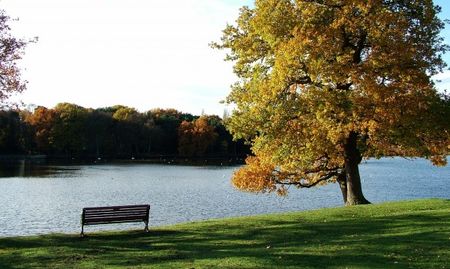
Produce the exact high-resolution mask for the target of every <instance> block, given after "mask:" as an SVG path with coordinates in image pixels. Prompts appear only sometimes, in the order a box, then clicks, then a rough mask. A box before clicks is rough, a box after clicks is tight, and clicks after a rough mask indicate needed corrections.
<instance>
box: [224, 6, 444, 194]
mask: <svg viewBox="0 0 450 269" xmlns="http://www.w3.org/2000/svg"><path fill="white" fill-rule="evenodd" d="M418 10H420V11H421V12H417V11H418ZM436 11H437V10H435V7H434V6H433V4H432V1H381V0H368V1H360V0H340V1H331V0H330V1H306V0H305V1H303V0H297V1H288V0H281V1H280V0H258V1H257V2H256V8H254V9H250V8H246V9H244V10H243V11H242V12H241V16H240V18H239V19H238V25H237V26H236V27H234V28H233V27H231V28H229V29H228V32H229V33H224V38H223V40H225V42H224V44H223V46H222V48H229V49H231V51H232V52H233V53H234V56H236V60H237V62H236V65H235V68H236V69H237V70H238V72H237V74H238V76H239V78H240V81H239V83H237V84H236V85H235V86H234V87H233V89H232V92H231V94H230V97H229V99H228V100H229V101H232V102H234V103H236V105H237V110H236V112H235V113H234V114H233V116H232V117H231V119H230V121H229V124H228V128H229V130H230V131H231V132H232V133H233V134H234V136H235V137H245V138H247V139H248V140H249V141H252V145H253V147H252V150H253V152H254V153H255V155H256V156H257V157H255V159H251V158H250V159H249V160H248V164H247V166H246V167H244V168H242V169H240V170H239V171H238V172H237V173H236V174H235V177H234V179H233V184H234V185H236V186H237V187H239V188H241V189H245V190H249V191H256V192H265V191H275V190H278V191H279V192H280V193H282V194H283V193H284V192H285V190H284V189H279V187H277V186H276V185H277V184H276V183H275V182H276V177H274V170H276V171H277V173H278V176H280V177H281V178H283V176H286V174H283V173H288V172H292V173H295V174H297V175H299V174H301V175H302V176H303V179H304V180H306V181H308V182H314V181H315V180H318V178H317V177H320V176H321V175H322V176H323V174H321V173H317V174H315V175H314V176H313V175H306V174H302V173H304V172H305V171H307V170H308V169H312V168H317V164H316V161H317V160H320V159H321V157H323V156H327V160H328V162H329V165H330V166H342V165H343V143H344V141H345V140H346V138H347V137H348V135H349V134H350V133H357V134H358V147H359V150H360V152H361V154H362V157H371V156H375V157H379V156H385V155H387V156H392V155H401V156H410V157H411V156H423V157H428V158H430V160H432V161H433V162H434V163H435V164H443V163H444V159H443V157H442V156H446V155H447V154H448V153H449V152H450V150H449V148H448V145H449V141H450V139H449V135H448V133H449V132H450V131H449V124H448V123H447V122H448V118H449V113H450V112H445V111H446V110H448V102H447V103H446V104H443V105H442V104H440V101H439V97H438V95H437V93H436V90H435V88H434V86H433V84H432V82H431V81H430V78H429V74H432V73H433V72H435V71H436V70H439V69H441V68H442V67H443V66H444V63H443V61H442V59H441V58H440V53H442V52H444V51H445V50H446V49H445V47H444V46H443V44H442V42H441V40H440V39H439V38H438V33H439V30H441V29H442V24H441V22H440V21H439V19H438V18H437V17H436ZM447 98H448V97H447ZM445 107H447V108H445ZM443 111H444V112H443ZM446 113H447V114H446ZM331 164H333V165H331ZM281 171H283V172H281ZM280 173H281V174H280ZM288 174H289V173H288ZM284 180H287V182H294V181H295V180H298V177H289V176H287V177H285V178H284Z"/></svg>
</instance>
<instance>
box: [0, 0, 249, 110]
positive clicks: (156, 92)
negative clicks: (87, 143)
mask: <svg viewBox="0 0 450 269" xmlns="http://www.w3.org/2000/svg"><path fill="white" fill-rule="evenodd" d="M248 2H250V1H248ZM243 4H245V1H229V0H178V1H159V0H158V1H155V0H152V1H144V0H126V1H125V0H120V1H119V0H96V1H92V0H76V1H75V0H70V1H69V0H66V1H60V0H40V1H35V0H3V1H2V5H3V8H4V9H5V10H6V11H7V12H8V13H9V14H10V15H11V16H13V17H20V21H19V22H16V23H14V25H13V29H14V31H15V32H16V33H17V34H18V35H21V36H28V37H32V36H39V42H38V43H36V44H31V45H30V46H29V47H28V49H27V51H26V55H25V57H24V59H23V67H24V69H25V70H24V77H25V78H26V79H27V80H28V81H29V87H28V90H27V91H26V92H25V93H24V94H23V96H22V98H23V100H24V101H25V102H26V103H37V104H42V105H46V106H53V105H54V104H56V103H58V102H65V101H68V102H74V103H77V104H80V105H84V106H91V107H99V106H106V105H112V104H117V103H121V104H124V105H129V106H135V107H137V108H138V109H140V110H146V109H150V108H153V107H175V108H177V109H180V110H183V111H186V112H191V113H196V114H198V113H200V112H201V110H202V109H204V110H205V111H206V112H207V113H215V114H220V113H221V112H222V111H223V107H222V106H221V105H219V103H218V102H219V101H220V100H222V99H223V98H224V97H225V96H226V95H227V93H228V91H229V85H230V84H231V83H232V82H233V81H234V80H235V77H234V75H233V74H232V68H231V64H230V63H225V62H223V57H224V54H223V52H219V51H215V50H213V49H211V48H209V46H208V43H210V42H211V41H215V40H218V39H219V38H220V35H221V30H222V29H223V28H224V27H225V25H226V23H227V22H229V23H231V22H233V21H234V20H235V18H236V17H237V14H238V8H239V7H240V6H241V5H243ZM205 93H207V94H205Z"/></svg>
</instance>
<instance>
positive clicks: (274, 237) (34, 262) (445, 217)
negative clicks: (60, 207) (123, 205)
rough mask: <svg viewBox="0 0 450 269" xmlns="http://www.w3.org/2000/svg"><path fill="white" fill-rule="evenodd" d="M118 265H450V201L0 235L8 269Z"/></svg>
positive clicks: (0, 264) (1, 259) (2, 261)
mask: <svg viewBox="0 0 450 269" xmlns="http://www.w3.org/2000/svg"><path fill="white" fill-rule="evenodd" d="M88 229H89V228H88ZM88 231H89V230H88ZM119 267H125V268H450V200H439V199H432V200H418V201H408V202H395V203H386V204H381V205H368V206H355V207H345V208H334V209H322V210H315V211H308V212H298V213H287V214H276V215H264V216H254V217H243V218H233V219H223V220H211V221H204V222H195V223H187V224H180V225H174V226H168V227H159V228H153V229H152V230H151V232H150V233H147V234H146V233H143V232H142V231H127V232H108V233H90V234H89V232H88V237H87V238H84V239H80V238H79V237H78V235H60V234H54V235H45V236H35V237H14V238H0V268H2V269H6V268H119Z"/></svg>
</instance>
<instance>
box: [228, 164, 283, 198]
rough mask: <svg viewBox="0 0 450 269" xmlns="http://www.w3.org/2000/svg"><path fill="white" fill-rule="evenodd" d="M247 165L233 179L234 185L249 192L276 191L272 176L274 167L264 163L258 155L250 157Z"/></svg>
mask: <svg viewBox="0 0 450 269" xmlns="http://www.w3.org/2000/svg"><path fill="white" fill-rule="evenodd" d="M245 162H246V166H244V167H242V168H240V169H239V170H237V171H236V172H235V173H234V175H233V179H232V183H233V185H234V186H235V187H236V188H238V189H240V190H242V191H248V192H259V193H266V192H273V191H276V189H277V188H276V184H275V181H274V178H273V177H272V172H273V170H274V167H273V166H271V165H267V164H263V163H262V162H261V161H260V160H259V159H258V158H257V157H248V158H247V159H246V160H245Z"/></svg>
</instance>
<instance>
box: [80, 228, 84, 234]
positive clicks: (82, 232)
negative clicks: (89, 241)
mask: <svg viewBox="0 0 450 269" xmlns="http://www.w3.org/2000/svg"><path fill="white" fill-rule="evenodd" d="M80 237H84V225H81V233H80Z"/></svg>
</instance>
